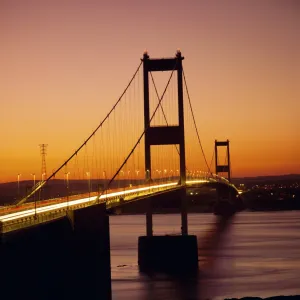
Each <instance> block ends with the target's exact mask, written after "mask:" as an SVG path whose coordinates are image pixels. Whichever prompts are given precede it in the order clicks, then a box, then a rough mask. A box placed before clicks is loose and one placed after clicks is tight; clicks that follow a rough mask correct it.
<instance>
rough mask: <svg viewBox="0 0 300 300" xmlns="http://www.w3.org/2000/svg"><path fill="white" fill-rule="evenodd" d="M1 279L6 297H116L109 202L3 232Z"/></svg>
mask: <svg viewBox="0 0 300 300" xmlns="http://www.w3.org/2000/svg"><path fill="white" fill-rule="evenodd" d="M0 255H1V258H2V263H1V283H2V285H3V287H5V291H6V292H5V293H4V294H5V295H6V293H7V299H21V298H23V299H108V300H110V299H111V276H110V246H109V220H108V216H106V209H105V205H103V204H101V205H96V206H90V207H86V208H82V209H78V210H74V211H69V212H68V217H67V216H66V217H63V218H60V219H57V220H54V221H51V222H48V223H42V224H39V225H38V226H32V227H28V228H24V229H21V230H18V231H13V232H7V233H2V236H1V241H0Z"/></svg>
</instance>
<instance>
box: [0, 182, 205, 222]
mask: <svg viewBox="0 0 300 300" xmlns="http://www.w3.org/2000/svg"><path fill="white" fill-rule="evenodd" d="M205 182H209V180H205V179H196V180H187V181H186V184H199V183H205ZM176 185H178V182H170V183H164V184H158V185H149V186H146V187H140V188H135V189H130V190H124V191H118V192H112V193H109V194H103V195H101V196H100V197H99V200H102V202H105V201H107V200H110V199H111V198H114V197H122V196H126V195H130V194H135V193H140V192H147V191H149V192H150V193H151V190H154V189H155V190H159V189H161V188H171V187H175V186H176ZM154 192H155V191H153V193H154ZM138 196H141V195H138ZM96 200H97V196H93V197H87V198H81V199H77V200H72V201H66V202H63V203H58V204H51V205H48V206H44V207H39V208H37V209H34V208H32V209H28V210H23V211H19V212H15V213H10V214H7V215H3V216H0V222H2V223H5V222H9V221H13V220H16V219H21V218H25V217H30V216H33V215H35V214H42V213H47V212H51V211H55V210H61V209H64V208H72V207H74V206H76V205H80V204H85V203H89V202H93V201H96ZM131 200H132V199H131ZM125 201H126V200H125Z"/></svg>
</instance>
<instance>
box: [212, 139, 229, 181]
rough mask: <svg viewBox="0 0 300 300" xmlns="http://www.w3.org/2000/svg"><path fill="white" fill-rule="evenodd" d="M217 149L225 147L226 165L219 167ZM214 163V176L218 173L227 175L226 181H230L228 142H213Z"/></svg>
mask: <svg viewBox="0 0 300 300" xmlns="http://www.w3.org/2000/svg"><path fill="white" fill-rule="evenodd" d="M218 147H226V148H227V151H226V152H227V164H226V165H219V161H218ZM215 162H216V174H218V173H227V179H228V180H229V181H230V180H231V178H230V175H231V170H230V152H229V140H227V141H217V140H215Z"/></svg>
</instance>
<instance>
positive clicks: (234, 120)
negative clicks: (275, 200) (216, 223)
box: [0, 0, 300, 182]
mask: <svg viewBox="0 0 300 300" xmlns="http://www.w3.org/2000/svg"><path fill="white" fill-rule="evenodd" d="M0 39H1V46H0V101H1V110H0V120H1V123H0V124H1V130H0V141H1V147H0V166H1V168H0V182H6V181H16V178H17V174H18V173H22V179H29V178H31V176H30V173H32V172H36V173H38V172H40V168H41V158H40V154H39V146H38V145H39V144H41V143H47V144H49V147H48V156H47V164H48V169H50V170H53V169H55V167H57V166H58V165H59V163H60V162H61V161H63V160H64V159H66V158H67V157H68V156H69V155H70V154H71V153H72V151H74V150H75V149H76V147H77V146H78V145H79V144H80V143H81V142H83V140H84V139H85V138H86V137H87V136H88V134H89V133H90V132H91V131H92V130H93V128H94V127H96V126H97V124H98V123H99V122H100V121H101V120H102V119H103V117H104V116H105V115H106V114H107V112H108V111H109V109H110V108H111V107H112V106H113V104H114V103H115V101H116V100H117V98H118V97H119V96H120V94H121V92H122V91H123V90H124V88H125V86H126V84H127V83H128V81H129V79H130V77H131V76H132V74H133V73H134V71H135V69H136V68H137V66H138V64H139V62H140V58H141V57H142V55H143V52H144V50H145V49H147V51H148V52H149V55H150V57H172V56H174V55H175V52H176V50H177V49H178V48H179V49H181V51H182V54H183V56H184V57H185V60H184V61H183V66H184V71H185V74H186V76H187V81H188V85H189V92H190V95H191V99H192V101H193V105H194V110H195V116H196V121H197V125H198V128H199V133H200V136H201V139H202V142H203V146H204V150H205V152H206V154H207V157H208V158H209V159H210V158H211V156H212V151H213V145H214V140H215V139H220V140H222V139H229V140H230V142H231V145H230V146H231V155H232V170H233V177H240V176H258V175H275V174H289V173H300V119H299V112H300V2H299V1H296V0H285V1H277V0H274V1H267V0H266V1H261V0H259V1H255V0H254V1H199V0H194V1H193V0H187V1H177V0H173V1H166V0H152V1H150V0H149V1H137V0H135V1H127V0H119V1H102V0H98V1H90V0H81V1H79V0H70V1H65V0H43V1H39V0H36V1H31V0H28V1H27V0H1V1H0ZM141 101H142V99H141ZM140 114H141V115H142V114H143V112H142V111H141V112H140ZM187 134H188V133H187ZM195 143H196V140H195Z"/></svg>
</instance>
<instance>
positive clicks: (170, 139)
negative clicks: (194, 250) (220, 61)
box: [142, 50, 188, 236]
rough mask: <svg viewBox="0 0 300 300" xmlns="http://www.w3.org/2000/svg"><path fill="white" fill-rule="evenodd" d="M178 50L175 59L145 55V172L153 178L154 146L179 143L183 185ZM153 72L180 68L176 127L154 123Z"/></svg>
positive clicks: (149, 224) (184, 217)
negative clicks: (152, 113) (152, 157)
mask: <svg viewBox="0 0 300 300" xmlns="http://www.w3.org/2000/svg"><path fill="white" fill-rule="evenodd" d="M183 59H184V57H183V56H181V52H180V51H179V50H178V51H177V53H176V56H175V57H174V58H167V59H150V57H149V55H148V53H147V52H145V53H144V55H143V59H142V61H143V69H144V73H143V75H144V128H145V170H146V172H145V175H146V180H148V181H149V180H151V145H172V144H178V145H179V153H180V158H179V159H180V184H181V185H185V182H186V167H185V143H184V112H183V84H182V60H183ZM153 71H174V72H175V71H177V86H178V125H175V126H151V124H150V103H149V72H153ZM181 216H182V227H181V230H182V234H183V235H187V233H188V229H187V208H186V200H185V197H184V196H183V197H182V209H181ZM152 234H153V233H152V209H151V205H149V208H148V212H147V236H152Z"/></svg>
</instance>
